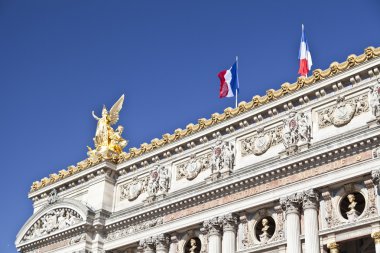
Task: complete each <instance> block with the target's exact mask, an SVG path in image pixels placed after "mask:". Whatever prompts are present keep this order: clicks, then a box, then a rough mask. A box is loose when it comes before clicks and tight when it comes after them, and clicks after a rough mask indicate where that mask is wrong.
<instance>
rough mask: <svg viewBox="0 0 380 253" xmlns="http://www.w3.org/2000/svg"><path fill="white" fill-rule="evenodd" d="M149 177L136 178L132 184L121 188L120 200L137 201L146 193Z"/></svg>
mask: <svg viewBox="0 0 380 253" xmlns="http://www.w3.org/2000/svg"><path fill="white" fill-rule="evenodd" d="M147 184H148V176H145V177H142V178H137V177H134V178H133V179H132V182H130V183H127V184H124V185H121V186H120V200H124V199H128V200H129V201H132V200H135V199H136V198H137V197H138V196H140V194H141V193H143V192H145V191H146V187H147Z"/></svg>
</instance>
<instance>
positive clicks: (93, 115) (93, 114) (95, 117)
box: [92, 111, 100, 120]
mask: <svg viewBox="0 0 380 253" xmlns="http://www.w3.org/2000/svg"><path fill="white" fill-rule="evenodd" d="M92 117H94V119H96V120H100V118H99V117H98V116H96V115H95V112H94V111H92Z"/></svg>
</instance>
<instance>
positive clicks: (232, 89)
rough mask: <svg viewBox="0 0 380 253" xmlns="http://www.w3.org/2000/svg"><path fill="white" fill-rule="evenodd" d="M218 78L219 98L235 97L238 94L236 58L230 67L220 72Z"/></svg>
mask: <svg viewBox="0 0 380 253" xmlns="http://www.w3.org/2000/svg"><path fill="white" fill-rule="evenodd" d="M218 77H219V79H220V89H219V98H224V97H235V96H237V94H238V92H239V79H238V70H237V58H236V61H235V63H234V64H233V65H232V67H231V68H230V69H227V70H222V71H220V72H219V74H218Z"/></svg>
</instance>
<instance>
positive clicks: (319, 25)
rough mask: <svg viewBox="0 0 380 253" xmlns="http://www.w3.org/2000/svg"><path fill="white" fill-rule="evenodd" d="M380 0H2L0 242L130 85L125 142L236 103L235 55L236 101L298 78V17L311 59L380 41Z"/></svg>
mask: <svg viewBox="0 0 380 253" xmlns="http://www.w3.org/2000/svg"><path fill="white" fill-rule="evenodd" d="M379 13H380V1H378V0H360V1H359V0H358V1H353V0H344V1H343V0H336V1H328V0H323V1H306V0H303V1H296V0H294V1H293V0H291V1H273V0H270V1H264V0H261V1H259V0H256V1H248V0H247V1H243V0H241V1H211V0H210V1H201V0H199V1H197V0H195V1H174V0H173V1H164V0H162V1H147V0H141V1H96V0H91V1H83V0H67V1H61V0H55V1H51V0H39V1H30V0H29V1H18V0H0V85H1V92H0V105H1V108H2V113H1V115H2V116H1V118H2V120H1V121H0V122H1V124H0V133H1V139H2V140H3V145H1V146H0V154H1V162H2V163H1V164H2V166H1V168H0V170H1V173H2V174H1V179H2V182H1V184H0V193H1V202H2V204H1V208H0V212H1V213H0V214H1V217H3V221H2V229H1V230H0V238H1V241H0V252H7V253H8V252H16V250H15V249H14V240H15V236H16V234H17V232H18V230H19V229H20V228H21V226H22V225H23V223H24V222H25V221H26V220H27V218H28V217H29V216H30V215H31V214H32V205H31V201H29V200H28V199H27V193H28V191H29V188H30V185H31V184H32V182H33V181H35V180H39V179H41V178H43V177H45V176H48V175H49V174H51V173H53V172H58V171H59V170H60V169H62V168H66V167H67V166H69V165H71V164H75V163H77V162H78V161H81V160H82V159H84V158H85V156H86V146H87V145H93V143H92V137H93V136H94V133H95V127H96V121H95V120H94V119H93V118H92V116H91V111H92V110H95V112H96V113H97V114H98V115H99V114H100V110H101V107H102V105H103V104H106V105H107V106H108V107H109V106H111V105H112V103H113V102H115V101H116V100H117V98H118V97H119V96H120V95H121V94H123V93H125V94H126V99H125V103H124V107H123V110H122V111H121V115H120V121H119V123H120V124H122V125H124V127H125V133H124V136H125V137H126V139H128V140H129V147H135V146H137V147H138V146H139V145H140V144H141V143H143V142H148V143H149V142H150V140H151V139H153V138H155V137H158V138H160V137H161V136H162V134H164V133H167V132H169V133H172V132H173V131H174V130H175V129H176V128H184V127H185V126H186V125H187V124H188V123H191V122H194V123H195V122H197V120H198V119H199V118H202V117H206V118H208V117H210V115H211V114H212V113H214V112H222V111H223V110H224V108H226V107H229V106H231V107H232V106H234V99H219V98H218V89H219V81H218V79H217V73H218V72H219V71H220V70H223V69H225V68H229V67H230V65H231V64H232V63H233V61H234V59H235V56H236V55H238V56H239V78H240V91H241V93H240V95H239V101H241V100H245V101H249V100H251V99H252V97H253V96H254V95H256V94H261V95H262V94H265V91H266V90H267V89H269V88H279V87H280V85H281V84H282V83H284V82H294V81H295V80H296V78H297V70H298V60H297V56H298V47H299V40H300V36H301V24H302V23H304V24H305V29H306V32H307V36H308V42H309V46H310V50H311V54H312V57H313V62H314V65H313V69H315V68H321V69H325V68H327V67H328V66H329V64H330V63H331V62H333V61H339V62H341V61H344V60H345V59H346V58H347V56H348V55H350V54H352V53H353V54H357V55H358V54H361V53H362V52H363V50H364V48H366V47H368V46H375V47H378V46H380V45H379V44H380V43H379V42H380V29H379V25H380V14H379Z"/></svg>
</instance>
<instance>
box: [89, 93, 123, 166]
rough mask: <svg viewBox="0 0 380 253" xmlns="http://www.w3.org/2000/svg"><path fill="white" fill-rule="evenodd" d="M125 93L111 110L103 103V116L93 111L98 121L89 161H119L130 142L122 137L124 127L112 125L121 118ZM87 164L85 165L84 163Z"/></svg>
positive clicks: (91, 162)
mask: <svg viewBox="0 0 380 253" xmlns="http://www.w3.org/2000/svg"><path fill="white" fill-rule="evenodd" d="M123 102H124V94H123V95H122V96H121V97H120V98H119V100H117V101H116V103H115V104H114V105H113V106H112V108H111V109H110V111H109V112H108V111H107V108H106V107H105V106H104V105H103V110H102V117H100V118H99V117H98V116H96V115H95V113H94V111H92V116H93V117H94V119H96V120H97V121H98V125H97V127H96V132H95V137H94V138H93V140H94V144H95V149H92V148H90V147H88V146H87V148H88V152H87V155H88V157H89V158H88V159H89V163H90V164H93V163H98V162H100V161H104V160H112V161H115V162H117V161H118V159H119V155H120V154H121V153H122V152H123V149H124V148H125V147H126V146H127V144H128V142H127V141H126V140H125V139H123V137H121V134H122V133H123V130H124V128H123V127H122V126H121V125H119V126H118V127H117V128H116V130H115V129H113V128H112V127H111V126H112V125H114V124H116V123H117V121H118V120H119V112H120V110H121V108H122V107H123ZM84 166H85V165H84Z"/></svg>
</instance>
